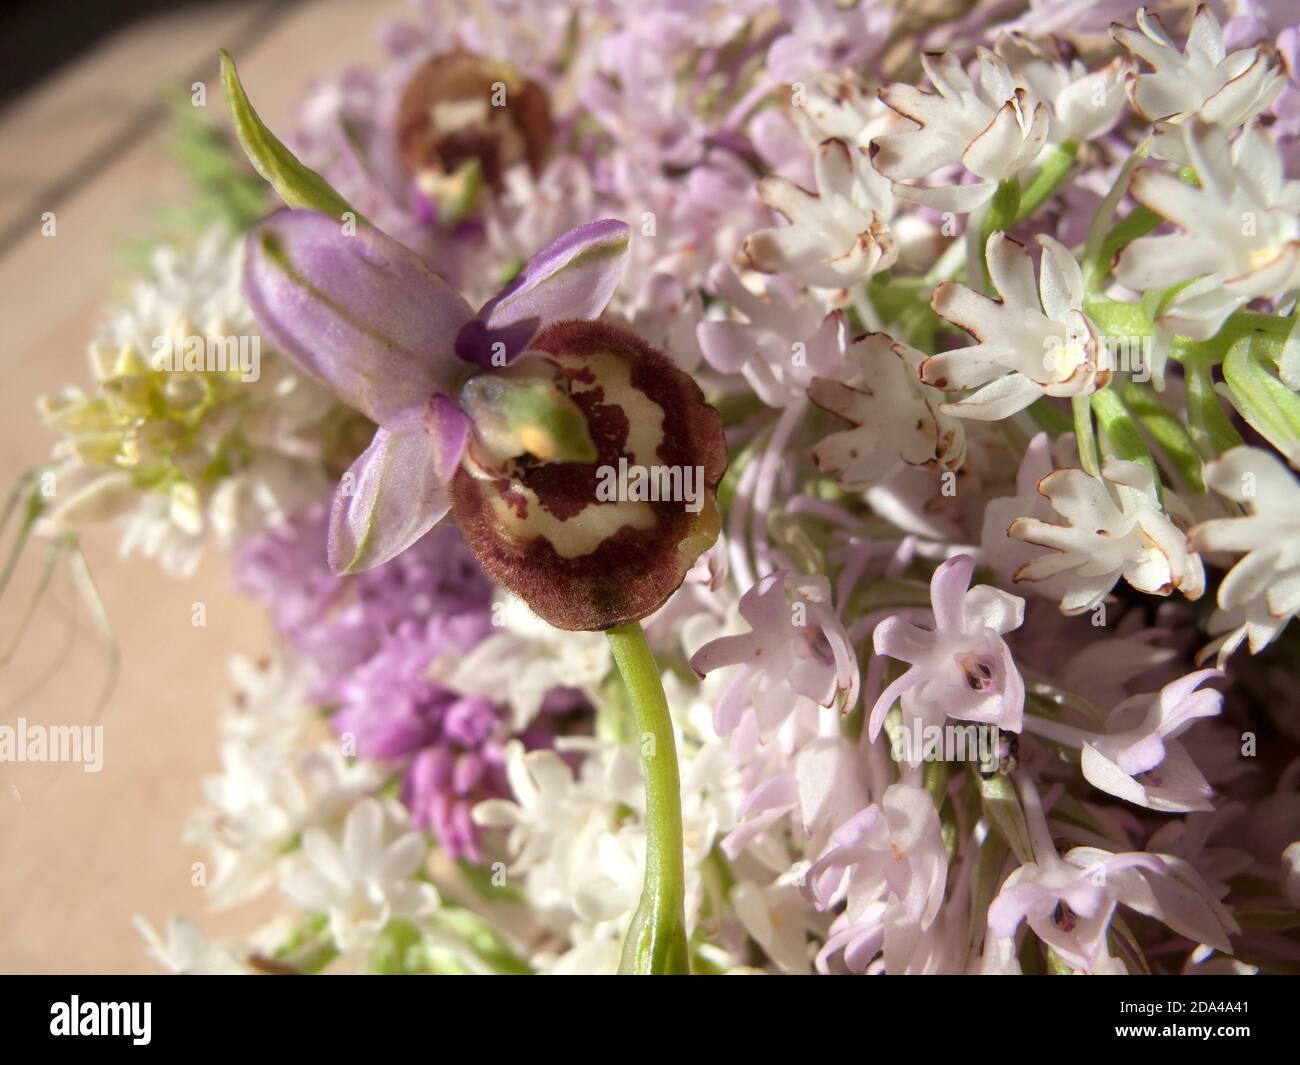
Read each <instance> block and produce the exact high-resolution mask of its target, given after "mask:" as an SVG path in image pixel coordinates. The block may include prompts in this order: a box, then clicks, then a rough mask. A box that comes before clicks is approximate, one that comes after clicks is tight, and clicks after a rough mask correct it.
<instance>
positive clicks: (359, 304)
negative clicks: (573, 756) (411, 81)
mask: <svg viewBox="0 0 1300 1065" xmlns="http://www.w3.org/2000/svg"><path fill="white" fill-rule="evenodd" d="M223 76H224V80H225V84H226V90H227V94H228V97H229V99H230V102H231V107H232V111H233V112H234V115H235V120H236V131H237V133H238V134H239V137H240V141H241V143H242V144H243V145H244V148H245V149H246V151H247V152H248V154H249V157H250V158H251V159H252V161H253V163H254V165H255V166H257V168H258V170H259V172H261V173H262V174H263V176H265V177H266V178H267V179H268V180H269V181H270V182H271V183H272V185H273V186H274V187H275V188H276V190H277V191H278V192H279V193H280V195H281V196H282V197H283V198H284V200H285V202H286V203H288V204H289V207H290V209H289V210H282V211H278V212H276V213H274V214H272V215H270V216H268V217H267V218H265V219H263V220H262V222H260V223H259V224H258V225H256V226H255V227H254V228H253V229H252V230H251V231H250V233H249V235H248V238H247V253H246V254H247V258H246V262H245V267H244V271H245V272H244V291H245V295H246V297H247V299H248V303H249V306H250V307H251V308H252V310H253V312H254V314H255V315H256V317H257V319H258V322H259V324H260V326H261V328H262V331H263V333H264V334H265V335H266V337H267V338H268V339H269V340H271V341H272V342H273V343H274V344H275V345H276V347H277V348H278V349H279V350H280V351H282V352H283V353H284V354H285V355H286V356H288V357H289V358H290V359H291V360H293V362H294V363H295V365H297V367H298V368H299V369H300V370H301V371H302V372H303V373H305V374H307V375H308V376H310V377H312V378H314V379H316V380H318V381H320V382H321V383H322V384H324V385H325V386H326V387H328V388H330V389H331V390H333V391H334V393H335V394H336V395H337V396H338V397H339V398H340V399H341V400H342V401H343V402H345V403H348V404H349V405H351V406H353V407H355V408H356V409H357V410H359V411H360V412H361V413H363V414H365V415H366V416H367V417H368V418H370V419H371V420H372V421H373V422H375V424H376V426H377V428H376V431H375V436H374V439H373V441H372V442H371V444H370V446H369V447H368V448H367V449H366V450H365V452H364V453H363V454H362V455H361V456H360V457H359V458H358V459H357V460H356V461H355V462H354V463H353V465H352V467H351V469H349V470H348V472H347V474H346V475H345V476H344V478H343V480H342V482H341V483H340V485H339V487H338V489H337V491H336V492H335V495H334V502H333V506H332V508H331V516H330V534H329V562H330V566H331V568H332V569H333V570H334V571H335V572H336V573H351V572H357V571H359V570H364V569H368V568H370V567H371V566H376V565H379V564H381V563H383V562H386V561H388V560H389V559H391V558H393V557H395V556H396V555H398V554H400V553H401V552H402V551H405V550H406V549H407V548H408V547H410V546H411V545H412V544H413V543H414V542H415V541H416V540H418V539H419V538H420V537H422V536H423V535H424V534H425V533H426V532H428V531H429V529H430V528H432V527H433V525H434V524H435V523H437V522H438V521H440V520H442V519H443V518H444V517H445V516H446V515H447V514H448V513H449V512H450V513H452V515H453V516H454V518H455V520H456V522H457V524H458V525H459V526H460V529H461V532H462V534H463V535H464V537H465V540H466V542H467V543H468V544H469V546H470V548H471V550H473V552H474V554H475V556H476V557H477V558H478V560H479V562H480V563H481V564H482V566H483V568H484V569H485V570H487V572H488V573H489V574H491V575H492V576H493V577H494V578H496V579H497V580H498V581H499V582H500V583H501V584H503V585H505V586H506V587H507V588H508V589H509V590H510V591H512V592H514V593H515V594H516V595H518V596H519V597H520V598H522V599H523V600H524V601H525V602H526V603H527V604H528V605H529V607H530V608H531V609H532V610H533V611H534V612H535V613H536V614H538V615H539V616H540V617H542V618H543V619H545V620H546V621H548V622H550V623H551V624H552V625H555V626H556V627H557V628H561V629H569V630H607V631H608V632H609V635H610V641H611V645H612V647H613V651H614V656H615V660H616V661H617V663H618V665H619V668H620V670H621V672H622V674H623V678H624V681H625V683H626V685H627V688H628V692H629V696H630V702H631V705H632V708H633V712H634V714H635V717H636V721H637V728H638V731H639V733H640V735H641V748H642V760H643V765H644V768H645V773H646V806H647V809H646V827H647V848H646V849H647V860H646V882H645V888H644V891H643V895H642V900H641V905H640V907H639V908H638V910H637V913H636V915H635V917H634V919H633V923H632V927H631V931H630V932H629V935H628V941H627V944H626V946H625V949H624V955H623V964H622V967H621V971H623V972H629V973H667V972H686V971H688V964H687V949H686V929H685V922H684V917H683V885H684V874H683V853H682V825H681V800H680V794H679V784H678V775H677V765H676V755H675V752H674V740H673V728H672V721H671V718H670V717H669V714H668V705H667V700H666V699H665V697H664V693H663V688H662V685H661V683H660V679H659V673H658V668H657V666H656V665H655V662H654V658H653V655H652V654H651V653H650V650H649V647H648V646H647V644H646V642H645V637H644V635H643V634H642V632H641V629H640V624H639V622H640V619H641V618H643V617H645V616H646V615H648V614H650V613H652V612H653V611H655V610H657V609H658V608H659V607H660V606H662V605H663V603H664V602H665V601H666V600H667V599H668V597H669V596H670V595H671V594H672V593H673V592H674V591H675V590H676V589H677V587H678V586H679V585H680V584H681V582H682V579H683V578H684V576H685V574H686V572H687V570H688V569H689V568H690V567H691V565H693V563H694V562H695V560H696V559H697V558H699V556H700V555H701V554H703V553H704V552H705V551H706V550H708V548H709V547H710V546H711V545H712V543H713V542H714V540H715V539H716V537H717V534H718V530H719V524H720V523H719V517H718V509H717V504H716V501H715V493H716V490H717V487H718V484H719V482H720V481H721V479H722V475H723V472H724V470H725V467H726V445H725V442H724V439H723V434H722V422H721V418H720V417H719V416H718V413H717V412H716V411H715V410H714V409H713V408H712V407H710V406H709V405H708V404H707V403H706V402H705V401H704V396H703V394H702V393H701V392H700V389H699V387H698V386H697V385H696V384H695V382H694V381H693V380H692V379H691V378H690V377H688V376H687V375H686V374H684V373H683V372H682V371H681V370H679V369H678V368H677V367H676V365H675V364H674V363H673V362H672V360H671V359H669V358H668V357H667V356H665V355H664V354H662V353H661V352H659V351H656V350H654V349H653V348H651V347H649V346H648V345H647V344H645V343H644V342H643V341H642V340H641V339H640V338H638V337H637V336H635V335H634V334H632V333H630V332H629V331H627V330H625V329H622V328H620V327H616V326H613V325H611V324H609V323H606V322H600V321H595V320H594V319H596V318H597V317H598V316H599V315H600V313H601V312H602V311H603V310H604V308H605V305H606V303H607V302H608V301H609V298H610V296H611V294H612V293H613V291H614V289H615V287H616V286H617V284H618V281H619V279H620V277H621V275H622V271H623V268H624V262H625V259H626V256H627V250H628V239H629V233H628V228H627V226H626V225H625V224H623V223H622V222H620V221H616V220H612V219H606V220H602V221H596V222H592V223H590V224H588V225H584V226H580V227H578V228H577V229H575V230H573V231H571V232H569V233H567V234H565V235H564V236H562V237H560V238H559V239H557V240H555V241H554V242H552V243H551V244H550V245H548V246H547V247H546V248H544V249H543V250H542V251H540V252H539V253H538V254H537V255H535V256H534V257H533V258H532V259H531V260H530V261H529V262H528V263H527V264H526V265H525V266H524V268H523V269H522V270H521V271H520V273H519V274H518V275H517V276H516V277H515V279H514V280H513V281H511V282H510V283H509V284H508V285H507V286H506V287H505V288H504V289H502V290H501V292H499V293H498V294H497V295H496V296H495V297H493V298H492V299H490V300H489V301H488V302H487V303H486V304H484V306H483V307H482V308H480V309H479V310H478V311H477V312H475V311H473V310H472V309H471V308H470V306H469V305H468V304H467V303H466V301H465V300H464V298H463V297H462V296H461V295H460V294H459V293H458V292H456V291H455V289H453V288H452V287H451V286H450V285H448V284H447V283H446V282H445V281H444V280H443V279H442V278H440V277H439V276H437V275H436V274H434V273H433V272H432V271H431V270H430V269H429V268H428V266H426V264H425V263H424V262H423V261H421V260H420V259H419V257H418V256H416V255H415V254H414V253H413V252H411V251H410V250H409V249H407V248H405V247H403V246H402V245H401V244H399V243H397V242H396V241H394V240H392V239H391V238H389V237H387V236H385V235H384V234H383V233H381V232H380V231H379V230H377V229H375V228H373V227H372V226H370V225H368V224H366V223H365V221H364V220H361V219H359V217H358V216H357V215H356V213H355V212H353V211H352V210H351V209H350V208H349V207H348V205H347V204H346V202H344V201H343V200H342V198H341V197H340V196H339V195H338V194H337V193H335V192H334V191H333V190H332V189H330V188H329V186H328V185H327V184H326V183H325V182H324V181H323V179H321V178H320V177H319V175H316V174H314V173H312V172H311V171H309V170H307V169H306V168H304V167H303V166H302V165H301V164H300V163H299V162H298V161H297V159H295V158H294V157H293V155H292V154H291V153H290V152H289V151H288V149H286V148H285V147H284V146H283V145H282V144H281V143H280V142H279V141H278V140H276V138H275V137H274V136H273V135H272V134H271V133H270V131H269V130H267V129H266V127H265V126H263V125H262V124H261V122H260V120H258V118H257V115H256V113H255V112H254V111H253V110H252V107H251V106H250V105H249V103H248V100H247V98H246V97H245V96H244V94H243V91H242V88H241V87H240V85H239V83H238V80H237V78H236V75H235V73H234V67H233V64H231V63H230V62H229V59H228V57H226V58H225V60H224V64H223ZM624 467H636V468H639V469H641V470H653V471H655V473H660V472H662V473H664V474H665V475H666V476H665V477H664V478H663V483H666V484H672V483H676V484H678V485H679V486H680V485H685V484H694V485H695V486H696V489H697V491H694V492H691V493H689V496H690V498H689V499H686V498H669V497H670V496H672V495H673V494H674V493H671V492H668V493H660V492H655V493H635V494H634V493H624V495H628V496H629V497H628V498H623V497H622V496H620V497H619V498H615V499H608V498H605V493H602V492H601V491H599V490H598V489H599V487H600V486H601V485H603V484H606V483H608V478H607V477H606V476H605V474H607V473H608V472H609V471H610V470H616V469H621V468H624ZM674 477H675V480H674ZM682 494H683V493H681V492H678V493H676V495H677V496H679V497H680V496H681V495H682Z"/></svg>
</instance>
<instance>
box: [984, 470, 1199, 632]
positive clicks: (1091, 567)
mask: <svg viewBox="0 0 1300 1065" xmlns="http://www.w3.org/2000/svg"><path fill="white" fill-rule="evenodd" d="M1101 473H1102V476H1101V477H1093V476H1091V475H1090V474H1087V473H1085V472H1084V471H1083V470H1056V471H1055V472H1053V473H1049V474H1048V475H1047V476H1046V477H1044V478H1043V479H1042V480H1041V481H1039V482H1038V491H1039V492H1040V493H1042V494H1043V495H1044V496H1046V497H1047V499H1048V500H1049V501H1050V502H1051V504H1052V506H1053V508H1055V510H1056V512H1057V513H1058V514H1059V515H1061V517H1063V518H1064V519H1065V520H1066V523H1067V524H1065V525H1053V524H1050V523H1048V522H1045V521H1040V520H1038V519H1037V518H1017V519H1016V520H1015V521H1013V522H1012V523H1011V526H1010V528H1009V529H1008V534H1009V535H1010V536H1013V537H1015V538H1016V539H1017V540H1024V541H1026V542H1027V543H1031V544H1037V545H1038V546H1040V547H1046V548H1050V549H1051V550H1050V551H1049V552H1047V553H1046V554H1043V555H1040V556H1038V557H1037V558H1035V559H1033V560H1031V561H1030V562H1027V563H1025V564H1024V565H1023V566H1021V567H1020V568H1019V569H1018V570H1016V573H1015V580H1017V581H1036V580H1043V579H1045V578H1048V577H1055V576H1057V575H1058V574H1063V575H1065V576H1066V590H1065V594H1064V596H1063V597H1062V599H1061V611H1062V612H1063V613H1065V614H1080V613H1082V612H1083V611H1085V610H1090V609H1092V608H1093V607H1094V606H1096V605H1097V604H1098V603H1100V602H1101V601H1102V600H1103V599H1104V598H1105V597H1106V595H1107V594H1108V593H1109V592H1110V590H1111V589H1112V588H1113V587H1114V586H1115V582H1116V581H1118V580H1119V579H1120V578H1121V577H1122V578H1123V579H1124V580H1126V581H1127V582H1128V583H1129V584H1131V585H1132V586H1133V587H1134V588H1136V589H1137V590H1138V591H1140V592H1146V593H1148V594H1150V595H1169V594H1170V593H1171V592H1172V591H1173V590H1174V589H1175V588H1177V589H1178V590H1179V591H1181V592H1182V593H1183V594H1184V595H1185V596H1186V597H1187V598H1188V599H1198V598H1200V595H1201V593H1202V592H1203V591H1204V590H1205V570H1204V567H1203V566H1202V565H1201V558H1200V556H1199V555H1197V554H1195V553H1194V552H1193V551H1191V550H1190V549H1189V548H1188V546H1187V542H1186V538H1185V537H1184V535H1183V533H1182V531H1181V530H1180V529H1179V528H1178V526H1176V525H1175V524H1174V523H1173V521H1172V520H1170V518H1169V516H1168V514H1166V513H1165V512H1164V511H1163V510H1161V509H1160V503H1159V501H1158V499H1157V496H1156V486H1155V477H1154V475H1153V474H1152V472H1151V470H1150V469H1149V468H1148V467H1146V466H1144V465H1142V464H1141V463H1138V462H1124V461H1121V460H1118V459H1108V460H1107V461H1106V463H1105V465H1104V466H1102V470H1101ZM1172 499H1173V497H1172V495H1171V494H1170V493H1168V492H1166V500H1167V501H1171V500H1172Z"/></svg>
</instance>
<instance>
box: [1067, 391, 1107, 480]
mask: <svg viewBox="0 0 1300 1065" xmlns="http://www.w3.org/2000/svg"><path fill="white" fill-rule="evenodd" d="M1070 407H1071V409H1072V411H1073V412H1074V442H1075V446H1077V447H1078V449H1079V461H1080V462H1081V463H1083V468H1084V470H1085V471H1086V472H1088V473H1090V474H1092V476H1094V477H1100V476H1101V466H1100V465H1099V463H1098V462H1097V437H1096V434H1095V433H1094V432H1093V428H1092V400H1090V399H1089V398H1088V397H1087V396H1074V397H1073V398H1072V399H1071V400H1070Z"/></svg>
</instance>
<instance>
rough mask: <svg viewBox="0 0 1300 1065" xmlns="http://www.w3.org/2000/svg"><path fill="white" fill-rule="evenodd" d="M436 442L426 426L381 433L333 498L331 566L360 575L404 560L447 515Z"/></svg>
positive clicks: (378, 432) (446, 500) (445, 496)
mask: <svg viewBox="0 0 1300 1065" xmlns="http://www.w3.org/2000/svg"><path fill="white" fill-rule="evenodd" d="M449 506H450V496H449V495H448V492H447V488H446V486H445V484H444V483H443V481H442V480H441V479H440V478H439V477H438V471H437V459H436V456H435V453H434V446H433V441H432V439H431V438H430V436H429V433H428V431H427V430H426V429H425V426H424V424H423V422H422V421H421V422H416V423H415V424H414V425H413V426H411V427H410V428H407V429H404V430H400V431H395V432H390V431H389V430H387V429H382V428H381V429H379V430H378V431H377V432H376V433H375V438H374V440H372V441H371V442H370V446H369V447H368V448H366V450H365V451H364V452H362V454H361V456H360V458H358V459H357V460H356V462H354V463H353V464H352V467H351V469H349V470H348V472H347V474H345V475H344V478H343V481H342V482H341V483H340V484H339V487H338V489H337V491H335V493H334V504H333V506H332V508H331V510H330V530H329V564H330V569H332V570H333V571H334V572H335V573H356V572H359V571H360V570H365V569H369V568H370V567H372V566H378V565H379V564H380V563H382V562H387V561H388V560H389V559H391V558H394V557H396V556H397V555H400V554H401V553H402V552H403V551H405V550H406V549H407V548H408V547H410V546H411V544H413V543H415V541H416V540H418V539H419V538H420V537H421V536H423V535H424V534H425V533H426V532H428V531H429V530H430V529H431V528H433V526H434V524H435V523H436V522H437V521H438V520H439V519H440V518H441V517H442V516H443V515H444V514H446V513H447V508H448V507H449Z"/></svg>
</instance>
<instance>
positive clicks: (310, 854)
mask: <svg viewBox="0 0 1300 1065" xmlns="http://www.w3.org/2000/svg"><path fill="white" fill-rule="evenodd" d="M391 805H392V806H395V805H396V804H391ZM403 814H404V811H402V810H401V809H400V808H396V809H393V808H390V804H385V803H384V802H381V801H380V800H379V799H375V798H369V799H363V800H362V801H361V802H359V803H358V804H357V805H356V806H354V807H353V808H352V809H351V811H349V813H348V816H347V820H346V821H345V822H344V825H343V831H342V835H341V836H335V835H334V834H333V833H331V832H328V831H327V830H325V829H323V828H310V829H308V830H307V831H306V832H304V833H303V837H302V851H301V853H299V854H298V855H296V856H295V859H294V861H293V862H292V863H291V864H290V866H289V868H288V869H286V870H285V872H284V874H283V876H282V877H281V881H280V886H281V888H282V889H283V890H284V892H285V894H286V895H288V896H289V898H290V899H292V900H293V902H294V903H295V904H296V905H298V906H301V907H302V908H303V909H304V910H306V911H307V912H309V913H323V914H327V915H328V917H329V929H330V935H331V937H332V938H333V940H334V943H335V944H336V945H337V946H338V947H339V949H340V950H343V951H348V950H363V949H366V948H368V947H369V946H370V945H372V944H373V943H374V941H375V938H376V937H377V936H378V935H379V933H380V932H382V931H383V930H384V928H385V927H386V926H387V925H388V923H389V922H390V921H392V920H395V919H401V918H407V919H409V918H416V917H422V916H424V915H426V914H428V913H430V912H432V911H433V910H434V909H436V908H437V906H438V892H437V890H436V889H435V888H434V886H433V885H432V884H429V883H426V882H424V881H420V880H417V879H415V874H416V873H417V872H418V871H419V869H420V868H421V866H422V865H423V864H424V857H425V853H426V852H427V850H428V841H427V840H426V839H425V838H424V837H423V836H422V835H420V833H418V832H409V831H403V829H404V828H405V822H406V818H405V817H404V816H403Z"/></svg>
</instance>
